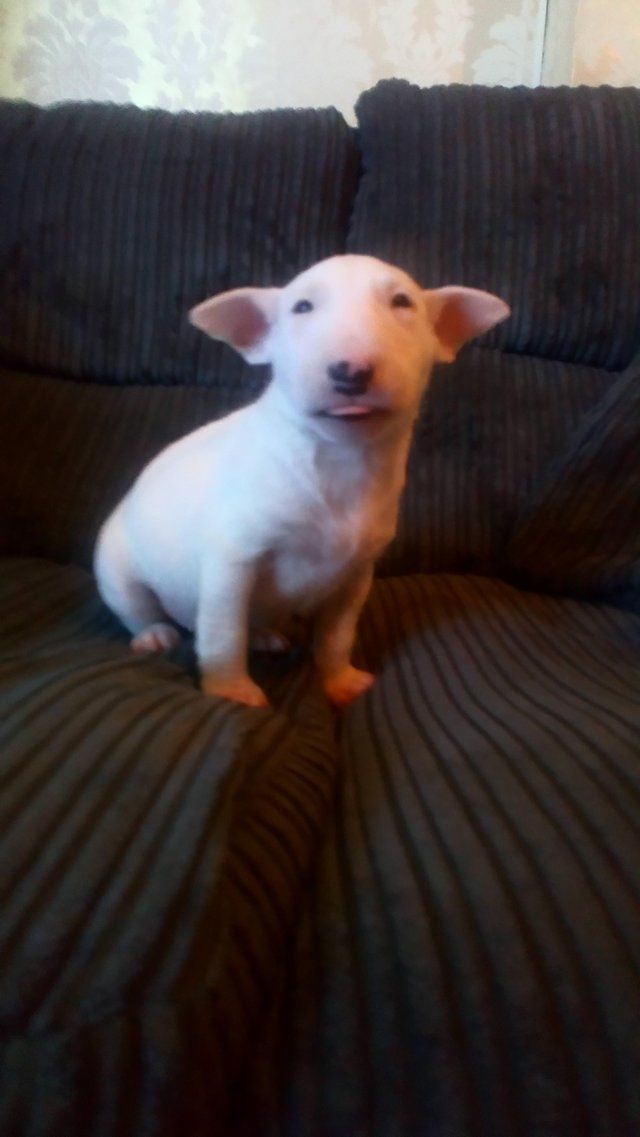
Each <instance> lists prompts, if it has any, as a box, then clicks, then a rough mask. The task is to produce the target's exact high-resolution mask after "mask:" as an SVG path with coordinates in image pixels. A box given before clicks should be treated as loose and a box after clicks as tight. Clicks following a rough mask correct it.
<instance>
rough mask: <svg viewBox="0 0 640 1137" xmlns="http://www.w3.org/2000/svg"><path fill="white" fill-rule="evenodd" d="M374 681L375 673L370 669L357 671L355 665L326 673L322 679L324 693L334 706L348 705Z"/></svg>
mask: <svg viewBox="0 0 640 1137" xmlns="http://www.w3.org/2000/svg"><path fill="white" fill-rule="evenodd" d="M374 683H375V675H372V674H371V672H370V671H359V670H358V668H357V667H351V666H349V667H345V668H344V669H343V670H342V671H337V672H336V673H335V675H327V676H325V678H324V679H323V681H322V687H323V690H324V693H325V695H326V696H327V698H328V700H329V702H330V703H333V705H334V707H348V706H349V703H352V702H353V701H354V699H357V698H358V696H359V695H363V694H364V692H365V691H368V690H369V688H370V687H372V686H373V684H374Z"/></svg>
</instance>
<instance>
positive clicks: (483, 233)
mask: <svg viewBox="0 0 640 1137" xmlns="http://www.w3.org/2000/svg"><path fill="white" fill-rule="evenodd" d="M357 115H358V123H359V128H360V139H361V147H362V154H363V165H364V174H363V177H362V179H361V182H360V186H359V190H358V195H357V199H356V206H355V210H354V214H353V218H352V223H351V228H350V236H349V248H350V250H351V251H352V252H367V253H373V254H375V255H376V256H380V257H382V258H383V259H384V260H389V261H391V262H396V263H398V264H400V265H402V266H403V267H404V268H406V269H408V270H409V271H410V272H411V273H413V275H415V276H416V277H417V279H418V280H419V281H421V282H422V283H423V284H424V285H425V286H434V285H440V284H447V283H451V284H454V283H455V284H466V285H471V286H474V287H477V288H486V289H489V290H491V291H493V292H496V293H498V295H500V296H502V297H504V299H506V300H507V301H508V302H509V303H510V304H511V305H512V308H513V314H512V317H511V319H509V320H508V321H506V322H505V323H504V324H502V325H500V327H498V328H497V329H496V330H495V331H494V332H492V333H490V334H489V336H488V337H487V339H486V341H485V342H487V343H490V344H492V345H493V346H498V345H499V346H502V347H503V348H505V349H506V350H508V351H515V352H522V353H527V354H531V355H538V356H544V357H546V358H549V359H556V360H568V361H572V362H576V363H586V364H590V365H596V366H602V367H607V368H621V367H624V366H626V365H627V364H628V363H629V362H630V360H631V358H632V357H633V355H634V352H635V349H636V348H637V347H639V346H640V224H639V221H638V202H639V201H640V91H639V90H631V89H629V90H613V89H611V88H606V87H601V88H596V89H593V88H586V87H582V88H578V89H573V90H570V89H568V88H559V89H539V90H527V89H525V88H519V89H516V90H505V89H501V88H482V87H462V86H452V87H433V88H430V89H426V90H423V89H420V88H419V87H416V86H413V85H411V84H409V83H407V82H405V81H403V80H388V81H383V82H381V83H379V84H378V86H377V87H375V88H374V89H373V90H370V91H367V92H366V93H365V94H364V95H362V96H361V98H360V100H359V102H358V105H357Z"/></svg>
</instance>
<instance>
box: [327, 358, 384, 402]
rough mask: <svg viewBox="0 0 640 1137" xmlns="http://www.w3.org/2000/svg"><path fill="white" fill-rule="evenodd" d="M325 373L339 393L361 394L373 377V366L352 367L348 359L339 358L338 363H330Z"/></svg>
mask: <svg viewBox="0 0 640 1137" xmlns="http://www.w3.org/2000/svg"><path fill="white" fill-rule="evenodd" d="M327 375H328V376H329V378H330V380H331V382H332V383H333V385H334V387H335V389H336V391H337V392H338V394H339V395H362V394H364V392H365V391H366V389H367V387H368V386H369V384H370V382H371V380H372V379H373V367H372V366H371V364H370V365H369V366H368V367H354V368H353V370H352V368H351V364H350V363H349V360H348V359H341V360H340V362H339V363H330V364H329V366H328V367H327Z"/></svg>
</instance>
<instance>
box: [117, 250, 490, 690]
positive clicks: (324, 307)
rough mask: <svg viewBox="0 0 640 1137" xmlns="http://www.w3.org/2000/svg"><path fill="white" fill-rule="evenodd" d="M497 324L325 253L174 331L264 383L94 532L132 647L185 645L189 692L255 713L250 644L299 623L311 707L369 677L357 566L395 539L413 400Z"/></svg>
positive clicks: (212, 305) (363, 588)
mask: <svg viewBox="0 0 640 1137" xmlns="http://www.w3.org/2000/svg"><path fill="white" fill-rule="evenodd" d="M508 314H509V308H508V306H507V305H506V304H505V303H504V301H502V300H500V299H499V298H498V297H497V296H493V295H491V294H490V293H487V292H480V291H477V290H475V289H469V288H462V287H447V288H438V289H435V290H431V291H424V290H422V289H421V288H420V287H419V286H418V285H417V284H416V283H415V281H414V280H412V278H411V277H410V276H408V275H407V274H406V273H405V272H403V271H402V270H401V269H399V268H395V267H393V266H392V265H389V264H385V263H384V262H382V261H379V260H376V259H375V258H373V257H368V256H336V257H331V258H329V259H328V260H325V261H321V262H320V263H319V264H316V265H314V266H313V267H312V268H310V269H308V270H307V271H305V272H303V273H301V274H300V276H297V277H296V278H295V280H293V281H292V282H291V283H290V284H288V285H287V286H286V287H285V288H239V289H236V290H234V291H232V292H225V293H222V294H221V295H219V296H214V297H212V298H211V299H209V300H205V301H204V302H203V303H201V304H199V305H198V306H197V307H196V308H194V309H193V310H192V311H191V312H190V319H191V321H192V323H193V324H195V326H196V327H198V328H200V329H202V331H204V332H206V333H207V334H208V335H210V336H212V337H213V338H214V339H218V340H223V341H224V342H226V343H228V344H230V345H231V346H232V347H234V348H235V349H236V350H237V351H239V352H240V353H241V354H242V355H243V356H244V358H245V359H247V360H248V361H249V362H250V363H270V364H271V367H272V380H271V382H270V384H269V385H268V386H267V388H266V389H265V391H264V393H263V394H262V395H261V396H260V397H259V398H258V399H257V400H256V401H255V402H254V403H252V404H251V405H249V406H247V407H244V408H243V409H241V410H238V411H235V412H234V413H232V414H229V415H227V416H226V417H225V418H222V419H220V420H218V421H216V422H212V423H210V424H209V425H207V426H203V427H201V428H200V429H199V430H195V431H194V432H193V433H191V434H188V435H187V436H186V437H185V438H182V439H181V440H180V441H178V442H176V443H174V444H173V445H171V446H169V447H167V449H166V450H164V451H162V453H161V454H159V455H158V457H157V458H155V459H154V460H153V461H152V462H151V463H150V464H149V465H148V466H147V467H146V469H145V470H143V472H142V474H141V475H140V477H139V478H138V480H137V481H136V482H135V484H134V486H133V488H132V489H131V490H130V492H129V493H128V494H127V495H126V497H125V498H124V500H123V501H122V502H121V503H120V505H118V507H117V508H116V510H115V511H114V513H113V514H112V515H111V516H110V517H109V519H108V520H107V522H106V523H105V525H104V526H103V528H102V530H101V532H100V535H99V538H98V543H97V548H96V555H95V572H96V577H97V582H98V587H99V590H100V593H101V595H102V597H103V599H104V601H105V602H106V604H107V605H108V606H109V607H110V608H111V609H112V610H113V612H114V613H115V614H116V615H117V616H118V617H119V618H120V620H121V621H122V622H123V623H124V624H125V626H126V627H127V628H128V629H129V631H130V632H131V633H132V635H133V639H132V647H133V648H134V650H137V651H164V650H168V649H169V648H171V647H172V646H173V645H174V644H175V642H176V641H177V639H178V638H179V632H178V631H177V629H176V627H175V626H174V624H173V623H169V622H168V619H170V620H171V621H174V622H175V624H178V625H181V626H182V627H183V628H185V629H189V630H193V631H195V646H196V653H197V658H198V664H199V668H200V674H201V686H202V690H203V691H204V692H205V693H206V694H207V695H219V696H222V697H224V698H227V699H233V700H237V701H238V702H240V703H245V704H247V705H248V706H253V707H261V706H265V705H266V704H267V699H266V697H265V695H264V693H263V691H262V690H261V689H260V688H259V687H258V686H257V684H256V683H254V682H253V680H252V679H251V678H250V676H249V673H248V670H247V657H248V651H249V647H250V645H258V646H262V647H272V648H278V647H281V646H282V643H283V641H282V637H281V636H280V634H279V629H281V628H282V627H284V625H285V624H286V621H287V619H288V618H290V617H291V616H292V615H293V614H296V615H302V616H307V617H311V618H312V621H313V655H314V660H315V664H316V667H317V669H318V673H319V677H320V681H321V683H322V686H323V688H324V691H325V692H326V695H327V697H328V698H329V700H330V701H331V702H332V703H333V704H334V705H335V706H337V707H344V706H346V705H347V704H348V703H350V702H351V701H352V700H353V699H355V698H356V697H357V696H358V695H360V694H362V692H363V691H366V690H367V689H368V688H369V687H370V686H371V684H372V683H373V681H374V677H373V675H371V674H369V673H368V672H366V671H360V670H358V669H356V668H355V667H353V666H352V664H351V651H352V648H353V643H354V639H355V634H356V625H357V622H358V617H359V614H360V611H361V609H362V606H363V604H364V602H365V600H366V598H367V594H368V592H369V588H370V585H371V579H372V574H373V568H374V564H375V561H376V558H377V557H379V555H380V553H381V552H382V550H383V549H384V548H385V546H386V545H387V544H388V543H389V541H391V539H392V537H393V536H394V533H395V530H396V522H397V514H398V500H399V497H400V493H401V491H402V487H403V484H404V479H405V468H406V462H407V453H408V449H409V443H410V440H411V433H412V427H413V423H414V420H415V418H416V415H417V413H418V407H419V404H420V398H421V396H422V393H423V391H424V389H425V387H426V385H427V383H428V380H429V376H430V373H431V369H432V366H433V364H434V363H435V362H437V361H441V362H442V361H451V360H453V359H454V358H455V355H456V352H457V351H458V349H459V348H460V347H461V345H462V344H463V343H464V342H465V341H467V340H469V339H471V338H472V337H474V336H477V335H479V334H480V333H481V332H484V331H487V330H488V329H489V328H491V327H493V325H494V324H496V323H498V322H499V321H500V320H504V319H505V317H506V316H508Z"/></svg>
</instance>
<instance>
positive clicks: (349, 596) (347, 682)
mask: <svg viewBox="0 0 640 1137" xmlns="http://www.w3.org/2000/svg"><path fill="white" fill-rule="evenodd" d="M372 577H373V568H372V566H368V567H367V568H366V570H364V571H362V572H359V573H358V574H357V575H356V576H353V577H351V578H350V579H349V580H348V581H347V582H346V584H344V585H343V586H342V587H341V588H340V589H339V590H338V591H336V592H335V593H334V594H333V595H332V596H331V597H330V598H329V600H327V601H326V603H325V604H324V605H323V606H322V608H321V609H320V610H319V612H318V614H317V616H316V621H315V626H314V646H313V654H314V658H315V661H316V665H317V667H318V671H319V672H320V679H321V682H322V687H323V690H324V692H325V694H326V696H327V698H328V699H329V701H330V702H331V703H333V704H334V706H336V707H346V706H348V704H349V703H352V702H353V700H354V699H357V698H358V695H362V694H363V692H364V691H368V689H369V687H371V686H372V684H373V682H374V676H373V675H372V674H371V673H370V672H369V671H360V670H359V669H358V668H357V667H353V666H352V664H351V652H352V650H353V645H354V641H355V638H356V628H357V624H358V618H359V616H360V613H361V611H362V608H363V605H364V602H365V600H366V599H367V596H368V595H369V589H370V588H371V580H372Z"/></svg>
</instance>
